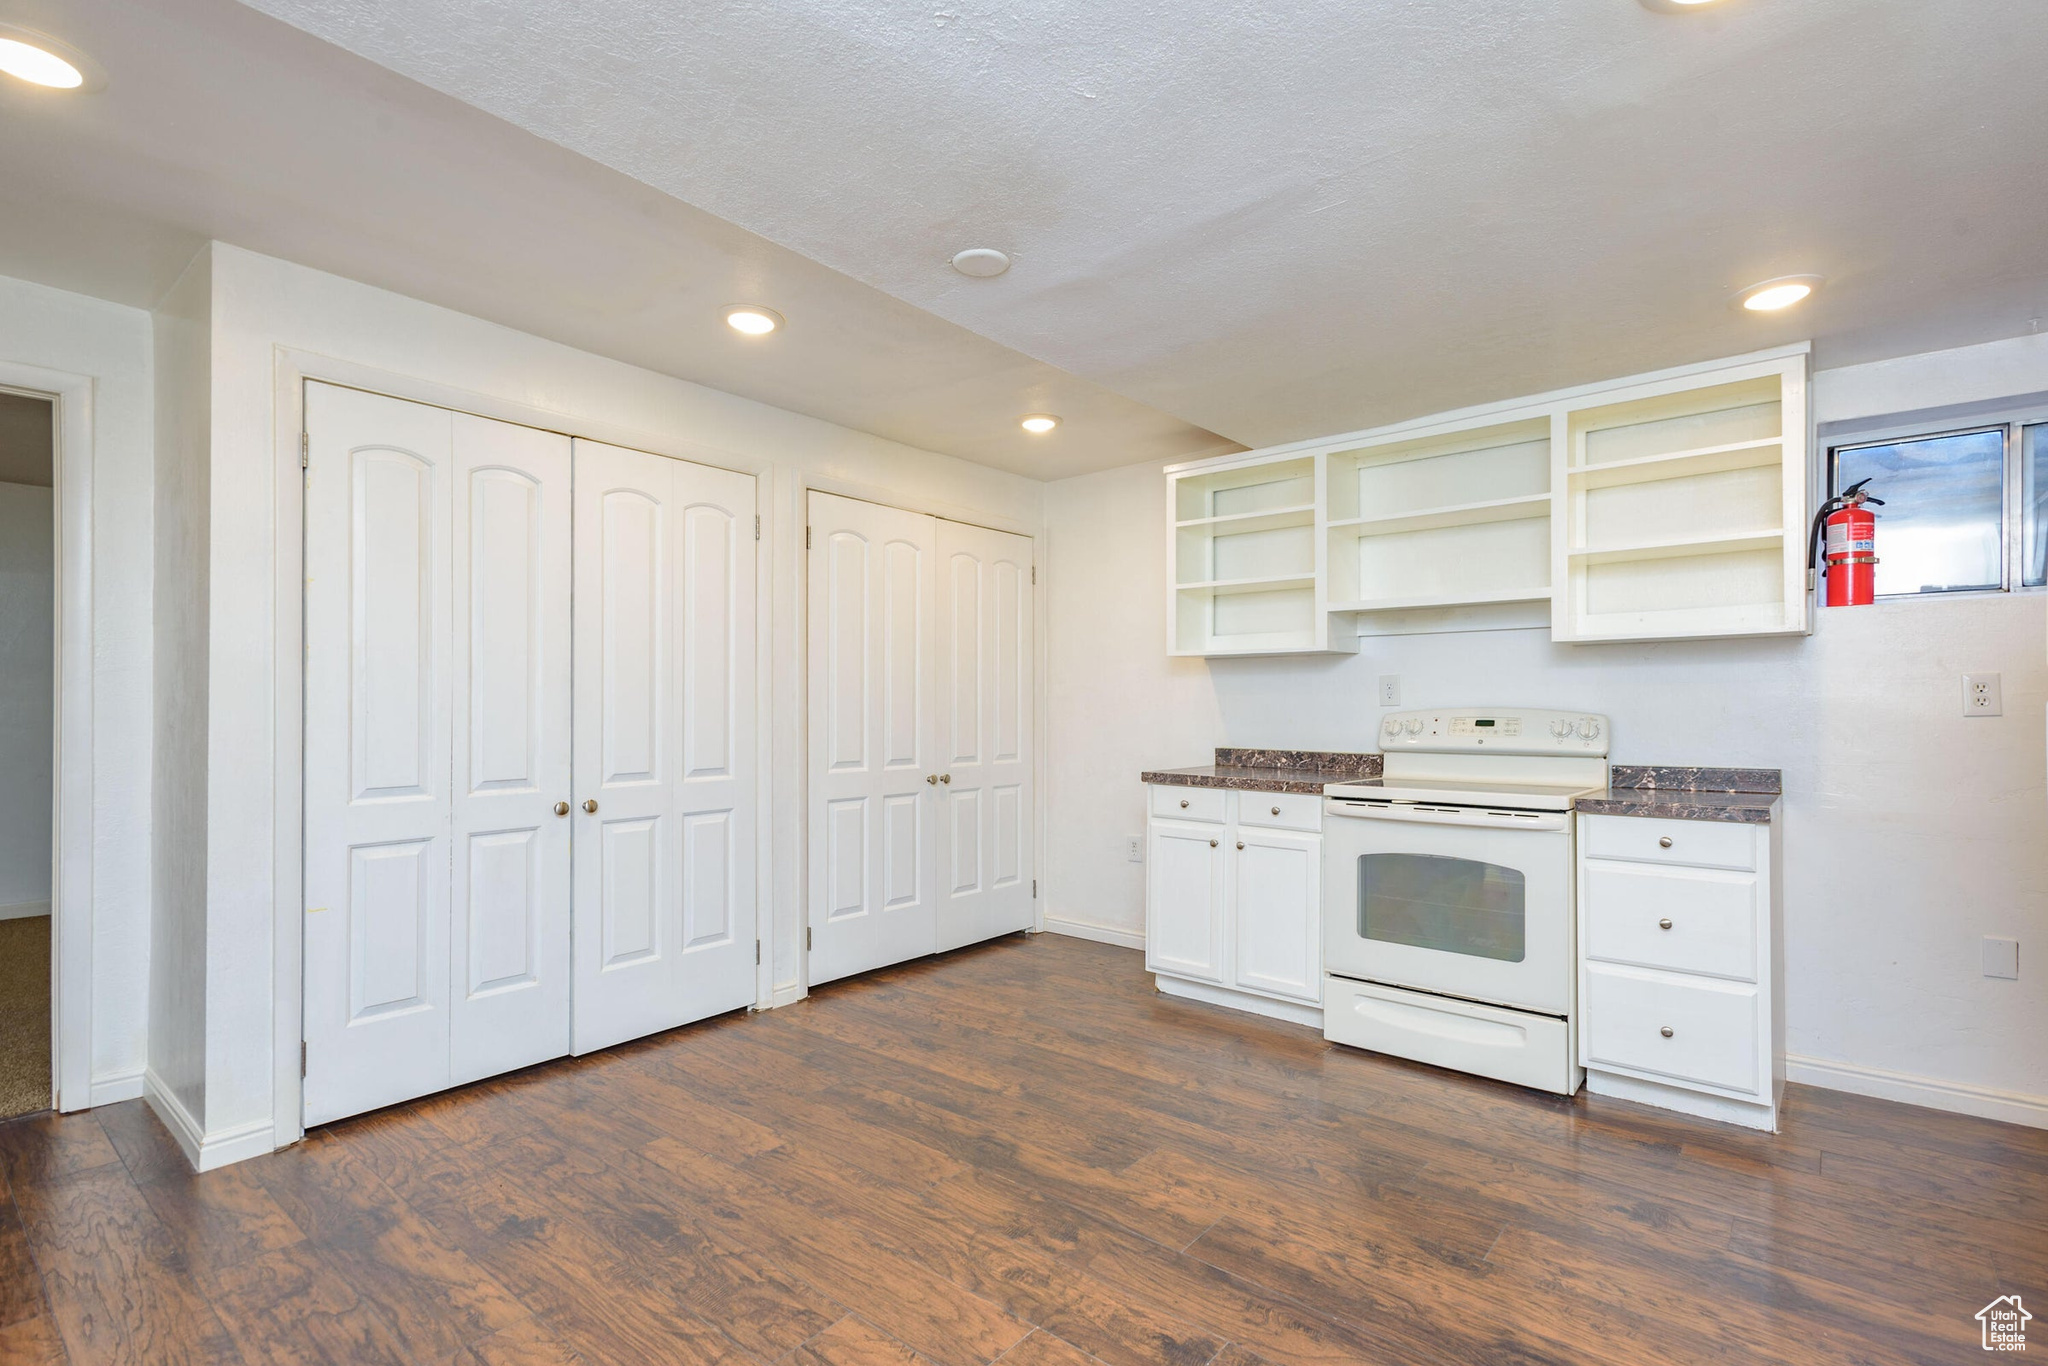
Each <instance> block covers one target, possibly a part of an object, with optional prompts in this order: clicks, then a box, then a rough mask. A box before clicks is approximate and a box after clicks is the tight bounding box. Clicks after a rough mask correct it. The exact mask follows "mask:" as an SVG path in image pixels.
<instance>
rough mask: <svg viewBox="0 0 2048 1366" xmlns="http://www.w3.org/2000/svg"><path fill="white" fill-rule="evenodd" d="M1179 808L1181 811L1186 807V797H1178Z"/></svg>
mask: <svg viewBox="0 0 2048 1366" xmlns="http://www.w3.org/2000/svg"><path fill="white" fill-rule="evenodd" d="M1180 809H1181V810H1183V811H1185V810H1187V809H1188V799H1187V798H1186V797H1182V798H1181V799H1180Z"/></svg>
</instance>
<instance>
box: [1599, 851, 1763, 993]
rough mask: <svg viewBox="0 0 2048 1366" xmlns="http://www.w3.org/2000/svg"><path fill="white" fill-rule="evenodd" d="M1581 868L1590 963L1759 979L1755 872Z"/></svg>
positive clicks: (1634, 865) (1643, 866) (1603, 863)
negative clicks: (1598, 960) (1623, 964)
mask: <svg viewBox="0 0 2048 1366" xmlns="http://www.w3.org/2000/svg"><path fill="white" fill-rule="evenodd" d="M1581 866H1582V867H1583V869H1584V878H1585V880H1584V882H1583V883H1582V884H1581V885H1580V887H1579V908H1580V914H1581V915H1583V916H1584V917H1585V921H1586V956H1587V957H1588V958H1596V959H1600V960H1602V961H1605V962H1609V963H1634V964H1638V965H1639V966H1642V967H1651V968H1668V969H1670V970H1671V971H1673V972H1696V973H1704V974H1706V975H1708V976H1712V977H1729V978H1733V979H1735V980H1736V981H1739V982H1754V981H1755V980H1756V964H1757V880H1756V874H1755V873H1738V872H1732V871H1725V870H1722V869H1718V868H1659V867H1656V866H1654V865H1651V864H1644V863H1612V862H1609V861H1607V860H1605V859H1587V860H1586V861H1585V863H1584V864H1583V865H1581Z"/></svg>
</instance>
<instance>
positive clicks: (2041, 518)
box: [2020, 422, 2048, 588]
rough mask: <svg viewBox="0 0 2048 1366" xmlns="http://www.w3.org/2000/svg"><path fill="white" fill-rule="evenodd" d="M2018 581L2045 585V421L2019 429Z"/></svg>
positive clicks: (2047, 562) (2047, 479) (2047, 539)
mask: <svg viewBox="0 0 2048 1366" xmlns="http://www.w3.org/2000/svg"><path fill="white" fill-rule="evenodd" d="M2021 430H2022V432H2023V433H2024V437H2023V439H2022V440H2021V442H2020V454H2021V462H2020V507H2021V508H2022V509H2023V511H2022V514H2021V520H2020V566H2021V569H2022V571H2023V572H2022V575H2021V578H2020V582H2021V583H2024V584H2025V585H2026V586H2027V587H2029V588H2040V587H2042V586H2044V585H2048V422H2041V423H2036V424H2035V425H2034V426H2031V427H2025V428H2022V429H2021Z"/></svg>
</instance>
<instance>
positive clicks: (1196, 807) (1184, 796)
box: [1152, 783, 1230, 822]
mask: <svg viewBox="0 0 2048 1366" xmlns="http://www.w3.org/2000/svg"><path fill="white" fill-rule="evenodd" d="M1229 797H1230V794H1229V793H1228V792H1226V791H1224V790H1223V789H1222V788H1220V787H1168V786H1166V785H1165V784H1163V783H1155V784H1153V786H1152V814H1153V815H1155V816H1164V817H1166V818H1167V819H1168V820H1176V821H1217V822H1221V821H1222V820H1223V815H1224V804H1225V802H1226V801H1227V800H1228V799H1229Z"/></svg>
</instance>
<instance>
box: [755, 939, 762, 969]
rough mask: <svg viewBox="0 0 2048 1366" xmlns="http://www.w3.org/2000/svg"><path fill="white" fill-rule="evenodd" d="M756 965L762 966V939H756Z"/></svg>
mask: <svg viewBox="0 0 2048 1366" xmlns="http://www.w3.org/2000/svg"><path fill="white" fill-rule="evenodd" d="M754 966H755V967H757V968H758V967H760V966H761V941H760V940H758V939H756V940H755V941H754Z"/></svg>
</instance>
